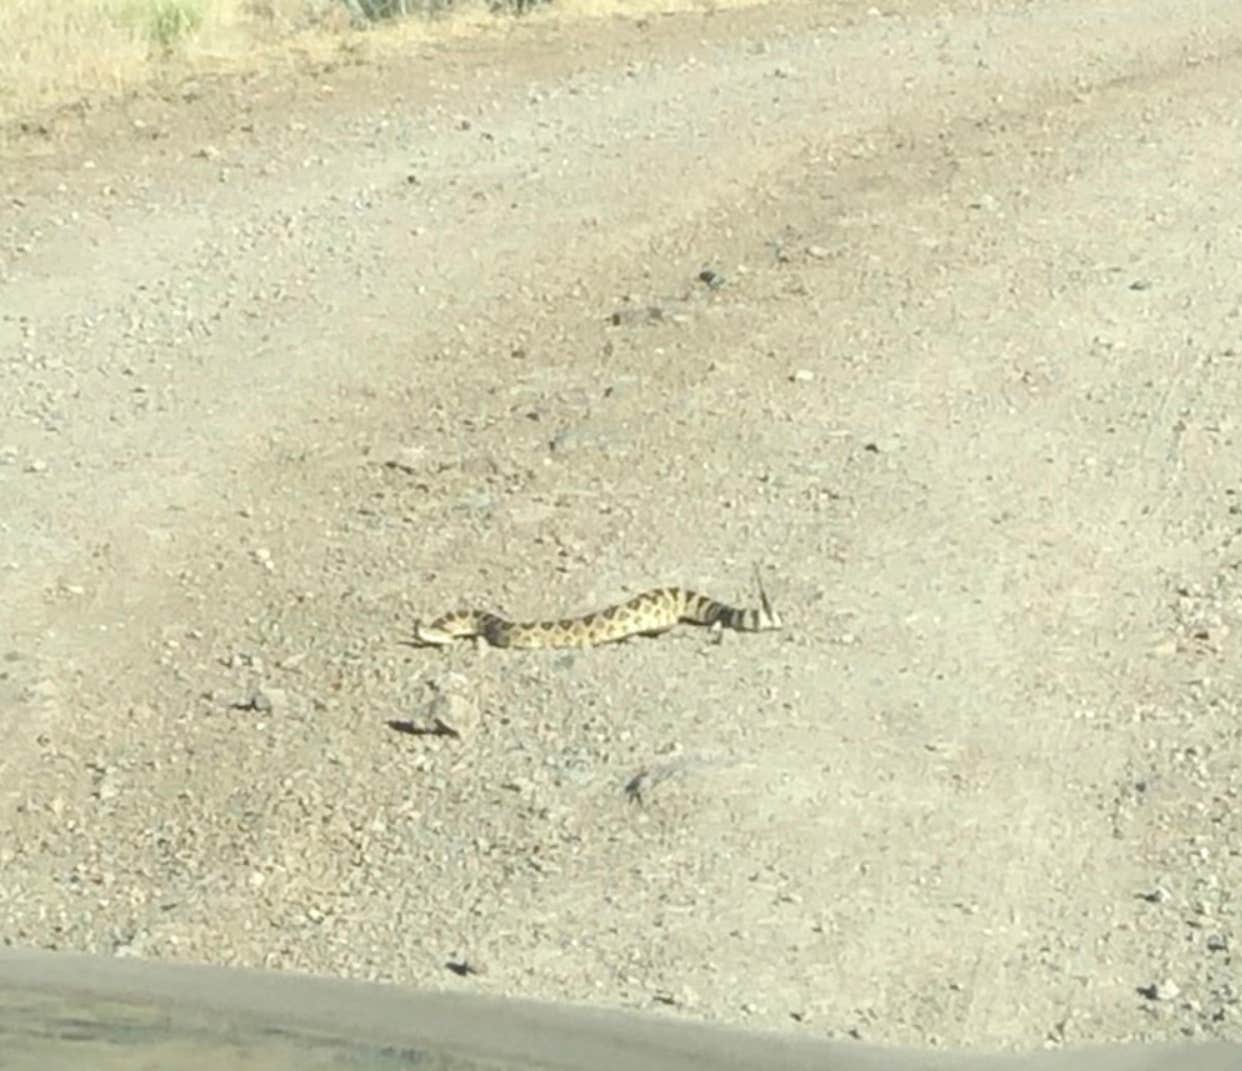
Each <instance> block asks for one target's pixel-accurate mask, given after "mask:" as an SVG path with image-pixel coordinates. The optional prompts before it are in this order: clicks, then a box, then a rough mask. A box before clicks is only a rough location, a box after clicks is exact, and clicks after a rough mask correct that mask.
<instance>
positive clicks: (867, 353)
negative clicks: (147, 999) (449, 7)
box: [0, 0, 1242, 1048]
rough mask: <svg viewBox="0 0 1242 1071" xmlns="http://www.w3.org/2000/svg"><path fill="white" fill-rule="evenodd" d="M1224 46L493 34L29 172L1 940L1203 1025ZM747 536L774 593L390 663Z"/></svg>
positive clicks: (1221, 979)
mask: <svg viewBox="0 0 1242 1071" xmlns="http://www.w3.org/2000/svg"><path fill="white" fill-rule="evenodd" d="M1087 9H1089V10H1087ZM1240 57H1242V11H1240V10H1239V9H1238V5H1237V4H1236V3H1235V2H1234V0H1202V2H1201V3H1199V4H1196V5H1194V6H1193V12H1190V10H1189V9H1187V7H1186V5H1184V4H1181V3H1176V2H1174V0H1148V2H1144V3H1141V4H1133V3H1126V4H1122V3H1107V4H1093V5H1082V4H1078V3H1070V2H1052V0H1048V2H1043V0H1032V2H1024V3H1011V4H1006V3H1001V4H995V3H972V2H958V0H945V2H940V3H929V2H928V3H925V2H922V0H915V2H912V3H906V4H889V5H881V6H879V7H874V8H873V7H871V6H870V5H869V4H866V3H858V4H855V3H839V4H825V3H815V4H790V5H781V6H770V7H767V8H761V9H754V10H742V11H727V12H719V13H716V14H714V15H713V14H697V15H696V14H684V13H683V14H679V15H676V16H671V17H667V18H664V17H656V16H653V17H647V18H643V19H631V20H626V19H615V20H609V21H606V22H599V21H596V22H581V23H573V22H568V21H562V22H558V21H557V20H556V19H554V18H532V19H528V20H523V21H522V22H520V23H518V24H515V25H513V26H511V27H508V28H507V29H505V30H503V31H498V32H497V35H496V36H495V37H492V38H485V37H480V38H478V39H475V40H458V41H455V42H453V43H452V44H451V45H445V46H442V47H437V46H434V45H432V44H427V45H424V46H420V47H419V48H418V49H417V50H414V51H412V52H411V54H410V55H409V56H408V57H407V58H405V59H404V60H401V61H396V60H393V61H391V62H389V61H383V62H370V63H363V64H360V65H357V66H352V67H345V68H340V69H336V70H322V71H319V72H317V73H315V74H304V73H302V74H300V73H297V72H295V71H286V70H282V71H273V72H271V73H270V74H268V75H266V76H264V77H262V78H252V79H246V80H236V79H235V80H221V81H202V82H200V83H198V84H196V85H191V86H187V87H186V89H185V92H183V93H181V94H179V95H177V96H176V97H175V98H172V99H167V100H161V99H152V98H141V97H140V98H136V99H133V100H131V101H130V102H129V103H127V104H126V105H125V106H124V107H123V108H118V109H116V110H115V111H111V112H107V113H104V114H99V115H96V116H94V117H93V118H92V119H91V120H90V122H89V123H88V124H86V125H82V126H79V127H74V128H72V129H65V130H61V131H54V132H53V137H52V138H50V139H48V140H47V141H44V142H40V141H36V140H29V141H26V142H24V143H22V144H21V145H19V146H18V147H17V150H16V151H15V153H14V154H13V155H11V156H10V157H9V158H7V159H6V160H5V161H4V162H3V167H2V168H0V186H2V189H0V197H2V198H3V201H2V202H0V204H2V205H3V207H2V208H0V212H2V215H0V255H2V258H3V259H2V266H0V418H2V420H3V424H2V428H3V430H2V433H0V502H3V504H4V508H3V511H0V584H2V585H3V588H2V589H0V600H2V602H0V605H2V606H3V609H4V619H3V639H2V640H0V644H2V647H0V703H2V704H3V709H2V711H0V717H3V731H4V740H5V746H4V749H3V752H0V940H2V941H3V942H4V943H5V944H6V945H12V946H37V947H41V948H60V949H73V950H81V951H91V952H102V953H112V954H116V955H136V956H144V957H153V958H158V959H167V960H180V961H197V962H210V963H216V964H235V965H252V966H267V967H276V968H282V969H294V970H304V971H311V972H316V973H323V974H332V975H339V976H344V977H350V978H363V979H376V980H395V981H401V982H405V983H410V984H413V985H417V986H420V987H424V988H430V989H436V988H442V989H461V990H471V991H478V992H483V993H491V994H516V995H522V996H528V997H537V998H547V999H555V1000H571V1001H577V1002H584V1003H589V1004H594V1005H603V1006H626V1007H633V1008H640V1009H647V1010H650V1011H651V1013H652V1014H659V1015H666V1016H674V1017H691V1018H698V1019H706V1020H714V1021H721V1022H735V1023H746V1024H750V1025H756V1026H763V1027H776V1028H780V1029H785V1030H789V1031H793V1032H800V1033H803V1034H806V1035H808V1036H816V1037H824V1036H830V1037H842V1038H846V1037H858V1038H863V1039H866V1040H868V1041H879V1042H892V1043H901V1044H911V1045H922V1046H930V1045H937V1046H965V1047H1021V1048H1029V1047H1037V1046H1040V1045H1045V1044H1051V1045H1059V1044H1063V1043H1066V1044H1068V1043H1074V1044H1077V1043H1081V1042H1083V1041H1105V1040H1121V1039H1135V1038H1137V1039H1153V1040H1154V1039H1180V1038H1183V1037H1186V1036H1192V1037H1193V1036H1197V1035H1209V1036H1215V1037H1221V1038H1232V1039H1237V1038H1239V1037H1242V1004H1240V990H1239V986H1238V983H1237V981H1236V978H1237V967H1236V959H1235V957H1236V955H1237V948H1238V942H1239V941H1240V940H1242V933H1240V932H1239V914H1240V912H1242V905H1240V903H1239V898H1238V894H1237V892H1236V890H1237V889H1239V888H1242V818H1240V817H1239V808H1238V800H1239V795H1240V794H1242V769H1240V766H1239V758H1240V752H1242V728H1240V726H1242V721H1240V719H1239V713H1240V712H1239V702H1238V683H1239V681H1238V676H1239V675H1238V671H1237V665H1238V654H1239V651H1238V647H1239V642H1238V637H1239V628H1240V626H1242V621H1240V620H1239V619H1240V618H1242V577H1240V575H1239V568H1238V567H1239V561H1242V541H1240V539H1239V533H1240V532H1242V473H1240V468H1239V462H1238V454H1237V452H1236V451H1237V450H1238V443H1237V438H1238V435H1239V429H1238V412H1239V403H1240V402H1242V371H1240V368H1239V365H1240V361H1242V356H1240V355H1242V321H1240V319H1239V311H1240V309H1242V289H1240V284H1239V279H1240V275H1239V271H1238V267H1237V266H1238V264H1239V263H1242V194H1240V193H1239V191H1240V190H1242V152H1240V151H1239V145H1240V144H1242V130H1240V117H1242V112H1240V111H1239V107H1238V103H1237V100H1238V93H1237V87H1238V86H1239V85H1242V58H1240ZM704 270H710V271H713V272H715V273H716V276H715V277H714V282H716V283H717V284H719V285H714V286H708V285H706V284H705V283H703V282H702V281H701V280H700V278H699V276H700V273H701V272H703V271H704ZM653 309H654V310H657V311H655V312H652V311H651V310H653ZM614 321H615V322H614ZM756 561H759V562H762V563H763V565H764V567H765V575H766V576H767V578H768V587H769V592H770V594H771V595H772V597H773V599H774V601H775V602H776V603H777V604H778V606H779V608H780V610H781V612H782V614H783V616H784V617H785V619H786V622H787V627H786V629H785V630H783V631H782V632H779V633H771V634H762V635H755V636H730V637H728V638H727V641H726V642H725V643H724V644H722V645H720V646H715V645H712V644H710V643H708V642H707V640H706V637H704V636H703V635H702V634H701V633H699V632H697V631H695V630H692V629H685V630H682V631H678V632H675V633H671V634H668V635H666V636H664V637H662V638H660V639H658V640H644V641H641V642H631V643H628V644H623V645H618V646H615V647H610V648H601V649H598V650H593V651H586V652H573V653H540V652H530V653H521V652H505V651H487V652H479V651H476V650H475V649H473V648H472V647H470V646H468V645H462V646H461V647H460V648H455V649H452V650H447V651H427V650H418V649H414V648H411V647H409V646H406V645H405V644H404V643H403V641H404V640H405V639H407V638H408V636H409V629H410V623H411V621H412V619H413V618H415V617H425V616H429V615H434V614H436V613H439V612H440V611H442V610H444V609H448V608H451V607H455V606H457V605H479V606H485V607H490V608H495V609H497V610H501V611H505V612H508V613H511V614H514V615H518V616H558V615H562V614H567V613H574V612H578V611H585V610H588V609H593V608H596V607H598V606H600V605H602V604H605V603H607V602H610V601H612V600H614V599H617V598H621V597H624V596H626V595H628V594H632V593H634V592H636V591H638V590H641V589H642V588H644V587H648V586H652V585H657V584H669V583H686V584H688V585H690V586H693V587H695V588H696V589H699V590H704V591H707V592H709V593H711V594H713V595H716V596H717V597H720V598H724V599H727V600H731V601H734V602H739V603H743V604H745V603H748V602H749V601H751V600H752V599H753V590H752V581H751V568H752V564H753V563H754V562H756ZM437 716H438V717H441V718H444V719H445V720H448V721H450V722H451V723H453V724H454V725H455V726H456V727H458V728H459V729H460V731H461V733H460V736H459V737H453V736H447V735H423V734H410V733H406V732H400V731H397V730H394V729H393V728H391V727H390V725H389V723H390V722H398V723H401V722H410V723H412V724H414V725H416V726H428V725H431V724H432V723H433V722H434V719H435V718H436V717H437ZM635 784H637V785H638V786H639V787H641V789H642V791H641V793H639V794H638V797H637V798H635V794H634V793H633V792H627V786H633V785H635Z"/></svg>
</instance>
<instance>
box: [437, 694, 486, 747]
mask: <svg viewBox="0 0 1242 1071" xmlns="http://www.w3.org/2000/svg"><path fill="white" fill-rule="evenodd" d="M424 714H425V716H426V718H427V721H428V723H429V724H430V725H431V726H432V728H433V729H434V730H435V731H436V732H438V733H445V734H447V735H449V736H456V737H462V736H466V735H469V734H472V733H474V732H475V730H477V729H478V727H479V708H478V706H476V705H475V703H474V702H473V701H472V700H470V699H467V698H466V697H465V696H464V695H461V694H460V693H458V692H445V693H441V694H440V695H437V696H436V697H435V698H434V699H433V700H432V701H431V702H430V703H428V704H427V706H426V707H425V708H424Z"/></svg>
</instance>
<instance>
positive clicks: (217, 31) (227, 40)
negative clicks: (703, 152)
mask: <svg viewBox="0 0 1242 1071" xmlns="http://www.w3.org/2000/svg"><path fill="white" fill-rule="evenodd" d="M492 2H493V3H496V2H497V0H492ZM757 2H763V0H549V3H548V4H546V5H539V6H535V7H533V8H531V9H530V10H528V12H527V13H526V14H525V15H524V17H526V18H572V17H588V18H589V17H599V16H609V15H615V14H622V13H624V14H628V15H631V16H633V15H638V14H642V13H644V12H651V11H656V10H660V11H674V10H687V9H690V10H693V9H699V10H703V9H707V8H723V7H738V6H747V5H749V4H751V3H757ZM515 3H516V0H498V6H500V5H508V6H509V8H510V11H511V8H512V5H514V4H515ZM385 5H387V6H388V8H389V9H390V10H393V11H396V10H398V9H404V10H407V11H409V12H412V13H413V14H412V16H411V17H410V18H408V19H405V20H401V19H384V20H382V21H375V22H370V23H367V22H366V20H365V19H363V18H361V17H360V16H362V15H363V14H364V13H368V12H372V13H373V12H376V11H380V10H383V9H384V7H385ZM351 12H352V17H351ZM504 14H505V12H504V11H502V12H501V13H500V15H501V16H502V17H503V16H504ZM497 17H498V16H497V13H496V12H495V11H492V10H490V9H489V0H405V2H404V5H403V4H402V2H401V0H0V41H2V42H4V47H3V48H2V49H0V130H3V129H5V128H6V127H10V126H11V125H12V124H13V122H14V121H17V120H22V119H24V118H30V117H33V116H37V115H39V114H40V113H46V112H47V111H49V110H54V109H57V108H61V107H64V106H66V105H76V104H82V103H84V102H89V103H92V104H94V103H99V102H103V101H107V100H110V99H115V98H116V97H118V96H121V95H123V94H125V93H127V92H131V91H134V90H137V89H141V88H142V87H143V86H147V85H150V84H152V83H153V82H157V81H161V80H168V79H174V80H175V79H177V78H180V77H185V76H188V75H191V74H195V73H201V72H203V71H205V70H222V69H224V70H237V69H246V68H249V69H254V68H256V67H261V66H263V65H264V64H267V63H275V62H278V61H280V60H281V59H287V56H285V55H283V53H286V52H290V51H293V50H295V49H296V50H297V51H299V52H300V53H302V54H305V53H306V51H307V50H308V49H309V50H310V51H311V52H318V53H320V54H322V53H324V52H327V51H331V50H333V49H336V48H339V47H341V46H342V45H344V44H346V43H347V41H348V39H349V38H350V37H352V36H353V35H356V34H358V33H360V32H362V29H361V28H360V23H362V24H365V25H366V29H367V31H368V40H369V42H370V44H371V45H372V47H375V48H378V49H379V51H381V52H382V51H384V44H385V40H386V39H387V40H388V42H389V43H396V42H398V41H399V40H401V39H407V40H408V37H409V35H410V34H411V33H414V34H417V35H418V36H456V35H460V34H463V33H474V32H480V30H481V29H483V28H484V27H486V26H488V25H493V26H494V25H495V20H496V18H497Z"/></svg>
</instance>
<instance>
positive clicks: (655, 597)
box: [414, 584, 781, 648]
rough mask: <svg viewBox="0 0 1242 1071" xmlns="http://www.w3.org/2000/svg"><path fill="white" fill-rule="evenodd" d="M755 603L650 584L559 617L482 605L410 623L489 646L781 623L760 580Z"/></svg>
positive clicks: (585, 643)
mask: <svg viewBox="0 0 1242 1071" xmlns="http://www.w3.org/2000/svg"><path fill="white" fill-rule="evenodd" d="M759 600H760V608H759V609H757V610H738V609H735V608H734V607H732V606H726V605H725V604H724V603H720V602H717V601H716V600H715V599H711V598H708V597H707V596H706V595H699V594H697V593H695V592H693V591H687V590H686V589H685V588H653V589H652V590H650V591H644V592H642V593H641V594H639V595H635V596H634V597H633V598H632V599H627V600H626V601H625V602H622V603H617V604H616V605H615V606H609V607H608V608H607V609H606V610H599V611H597V612H596V613H593V614H585V615H584V616H582V617H569V618H564V619H562V620H560V621H506V620H505V619H504V618H503V617H498V616H497V615H496V614H492V613H488V612H487V611H486V610H456V611H454V612H453V613H448V614H445V615H444V616H442V617H437V618H436V619H435V620H434V621H432V622H431V623H430V624H429V625H423V624H420V623H419V622H415V623H414V638H415V639H416V640H417V641H418V642H419V643H420V644H423V645H425V646H429V647H439V646H441V645H443V644H446V643H452V642H453V640H457V639H467V638H469V637H472V636H481V637H482V638H483V639H485V640H486V641H487V642H488V643H490V644H491V645H492V646H493V647H528V648H534V647H595V646H598V645H599V644H602V643H612V642H614V641H616V640H623V639H625V638H627V637H629V636H637V635H643V636H654V635H656V634H658V633H660V632H665V631H667V630H668V629H670V628H672V627H673V626H674V625H676V624H677V623H678V622H679V621H686V622H689V623H690V624H694V625H706V626H707V627H709V628H711V629H712V631H713V632H718V631H719V630H720V629H722V628H730V629H736V630H738V631H739V632H762V631H766V630H768V629H777V628H780V627H781V620H780V618H779V617H777V615H776V613H775V612H774V611H773V610H772V607H771V605H769V603H768V597H767V595H766V594H765V593H764V590H763V586H762V584H761V585H760V587H759Z"/></svg>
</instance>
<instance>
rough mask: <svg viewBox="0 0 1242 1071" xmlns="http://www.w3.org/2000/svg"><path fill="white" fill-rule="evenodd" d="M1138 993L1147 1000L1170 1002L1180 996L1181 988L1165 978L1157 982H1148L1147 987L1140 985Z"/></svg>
mask: <svg viewBox="0 0 1242 1071" xmlns="http://www.w3.org/2000/svg"><path fill="white" fill-rule="evenodd" d="M1138 991H1139V992H1140V993H1141V994H1142V995H1143V996H1145V997H1146V998H1147V999H1148V1000H1156V1001H1170V1000H1176V999H1177V998H1178V997H1179V996H1181V992H1182V989H1181V986H1179V985H1178V984H1177V983H1176V982H1174V981H1173V980H1172V979H1170V978H1165V979H1164V980H1163V981H1159V982H1149V983H1148V984H1147V985H1141V986H1139V988H1138Z"/></svg>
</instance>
